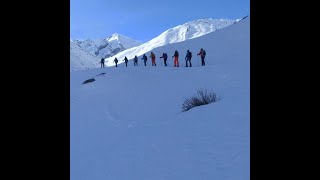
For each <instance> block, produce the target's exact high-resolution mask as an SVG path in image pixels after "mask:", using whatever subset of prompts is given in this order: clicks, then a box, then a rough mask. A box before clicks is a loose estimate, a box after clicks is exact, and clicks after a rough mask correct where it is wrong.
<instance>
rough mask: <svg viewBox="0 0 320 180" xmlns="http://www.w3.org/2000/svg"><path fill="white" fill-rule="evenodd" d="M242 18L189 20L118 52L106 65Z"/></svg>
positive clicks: (224, 25) (225, 25)
mask: <svg viewBox="0 0 320 180" xmlns="http://www.w3.org/2000/svg"><path fill="white" fill-rule="evenodd" d="M239 20H240V19H237V20H229V19H212V18H209V19H199V20H194V21H190V22H187V23H185V24H182V25H179V26H176V27H173V28H170V29H168V30H166V31H164V32H163V33H162V34H160V35H159V36H157V37H156V38H154V39H152V40H150V41H148V42H146V43H144V44H142V45H140V46H136V47H133V48H130V49H127V50H125V51H122V52H121V53H118V54H116V55H115V56H112V57H109V58H107V59H106V65H107V66H112V65H114V64H113V60H114V58H115V57H117V58H118V59H119V60H122V59H124V57H125V56H127V58H128V59H132V58H134V56H135V55H137V56H140V55H143V54H144V53H146V52H148V51H151V50H152V49H154V48H157V47H160V46H164V45H167V44H173V43H177V42H182V41H186V40H189V39H193V38H196V37H200V36H203V35H205V34H208V33H211V32H213V31H216V30H218V29H221V28H225V27H227V26H230V25H232V24H234V23H236V22H238V21H239Z"/></svg>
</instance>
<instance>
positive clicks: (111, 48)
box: [75, 33, 142, 59]
mask: <svg viewBox="0 0 320 180" xmlns="http://www.w3.org/2000/svg"><path fill="white" fill-rule="evenodd" d="M75 41H76V42H77V43H78V44H79V46H80V47H81V48H82V49H83V50H84V51H86V52H88V53H90V54H92V55H93V56H97V57H98V58H99V59H101V58H106V57H110V56H113V55H115V54H117V53H119V52H121V51H123V50H126V49H129V48H132V47H135V46H139V45H141V44H142V43H140V42H139V41H136V40H133V39H131V38H129V37H126V36H123V35H120V34H117V33H115V34H113V35H111V36H110V37H108V38H106V39H95V40H93V39H87V40H84V41H80V40H75Z"/></svg>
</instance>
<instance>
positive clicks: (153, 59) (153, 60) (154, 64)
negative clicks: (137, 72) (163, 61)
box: [150, 52, 157, 66]
mask: <svg viewBox="0 0 320 180" xmlns="http://www.w3.org/2000/svg"><path fill="white" fill-rule="evenodd" d="M150 57H151V60H152V66H157V64H156V55H155V54H154V53H153V52H151V54H150Z"/></svg>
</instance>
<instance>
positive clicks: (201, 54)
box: [197, 48, 206, 66]
mask: <svg viewBox="0 0 320 180" xmlns="http://www.w3.org/2000/svg"><path fill="white" fill-rule="evenodd" d="M197 55H198V56H199V55H200V57H201V66H205V65H206V63H205V61H204V58H206V51H205V50H204V49H202V48H201V49H200V52H199V53H198V54H197Z"/></svg>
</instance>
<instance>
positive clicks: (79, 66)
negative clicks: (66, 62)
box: [70, 41, 100, 71]
mask: <svg viewBox="0 0 320 180" xmlns="http://www.w3.org/2000/svg"><path fill="white" fill-rule="evenodd" d="M99 62H100V59H99V58H97V57H95V56H92V55H91V54H90V53H88V52H85V51H84V50H83V49H82V48H81V47H80V46H79V44H78V43H77V42H75V41H70V71H79V70H84V69H91V68H95V67H97V66H98V65H99V64H98V63H99Z"/></svg>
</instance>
